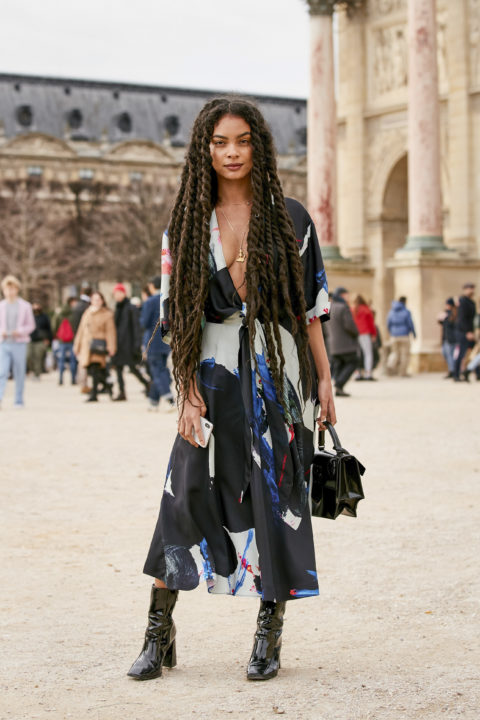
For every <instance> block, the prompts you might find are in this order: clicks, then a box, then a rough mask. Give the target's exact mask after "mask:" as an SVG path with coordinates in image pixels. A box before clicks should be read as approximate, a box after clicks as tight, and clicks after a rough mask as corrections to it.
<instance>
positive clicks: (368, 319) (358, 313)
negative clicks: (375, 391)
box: [353, 295, 377, 380]
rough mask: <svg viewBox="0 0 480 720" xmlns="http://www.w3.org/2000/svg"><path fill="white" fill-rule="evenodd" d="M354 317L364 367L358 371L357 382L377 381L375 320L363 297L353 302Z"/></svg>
mask: <svg viewBox="0 0 480 720" xmlns="http://www.w3.org/2000/svg"><path fill="white" fill-rule="evenodd" d="M353 317H354V320H355V324H356V326H357V328H358V342H359V343H360V348H361V350H362V359H363V363H362V364H363V367H362V368H361V369H360V370H359V371H358V375H357V377H356V378H355V379H356V380H375V378H374V377H373V376H372V371H373V342H374V340H375V339H376V337H377V328H376V327H375V318H374V316H373V312H372V311H371V309H370V307H369V306H368V305H367V303H366V302H365V300H364V299H363V297H362V296H361V295H357V297H356V298H355V300H354V301H353Z"/></svg>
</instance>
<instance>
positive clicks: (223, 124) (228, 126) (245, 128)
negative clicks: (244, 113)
mask: <svg viewBox="0 0 480 720" xmlns="http://www.w3.org/2000/svg"><path fill="white" fill-rule="evenodd" d="M248 132H250V125H249V124H248V123H247V121H246V120H244V119H243V118H242V117H239V116H238V115H224V116H223V117H221V118H220V120H219V121H218V122H217V123H216V124H215V126H214V128H213V135H214V136H215V135H221V136H222V137H238V136H239V135H244V134H245V133H248Z"/></svg>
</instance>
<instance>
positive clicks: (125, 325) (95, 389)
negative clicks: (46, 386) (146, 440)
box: [0, 275, 176, 412]
mask: <svg viewBox="0 0 480 720" xmlns="http://www.w3.org/2000/svg"><path fill="white" fill-rule="evenodd" d="M20 290H21V285H20V282H19V280H18V279H17V278H16V277H14V276H13V275H8V276H7V277H5V278H4V280H3V282H2V292H3V295H4V299H3V300H2V301H1V302H0V403H1V401H2V398H3V395H4V391H5V386H6V383H7V380H8V378H9V377H13V379H14V382H15V399H14V406H15V407H16V408H22V407H23V406H24V385H25V375H26V373H27V372H29V373H31V375H32V378H33V379H35V380H40V377H41V375H42V373H43V372H45V370H46V369H47V366H48V369H57V371H58V384H59V385H63V384H64V383H65V380H66V377H67V376H66V371H67V368H68V369H69V374H70V382H71V384H72V385H78V386H79V388H80V392H81V393H82V394H85V395H87V398H86V401H87V402H98V400H99V396H100V395H101V394H103V393H106V394H107V395H109V396H110V398H111V399H112V400H113V401H114V402H125V401H126V400H127V394H126V389H125V376H124V373H125V369H128V370H129V372H130V373H131V374H132V375H133V376H134V377H135V378H136V379H137V380H138V382H139V383H140V384H141V385H142V387H143V390H144V392H145V395H146V397H147V399H148V408H149V409H150V410H158V409H163V410H165V411H166V412H170V411H172V410H176V403H175V399H174V397H173V394H172V391H171V375H170V370H169V368H168V365H167V358H168V355H169V353H170V348H169V346H168V345H166V344H165V343H164V342H163V341H162V338H161V333H160V332H158V333H155V332H154V331H155V328H156V325H157V322H158V319H159V315H160V300H159V293H160V277H159V276H155V277H153V278H152V279H151V280H150V282H149V283H148V284H147V285H146V286H145V288H144V289H143V291H142V297H141V298H131V299H130V298H129V297H128V295H127V290H126V288H125V286H124V285H123V284H122V283H118V284H117V285H116V286H115V287H114V289H113V294H112V300H113V301H114V303H115V306H114V310H111V309H110V308H109V307H108V305H107V302H106V300H105V297H104V295H103V294H102V293H101V292H99V291H98V290H92V289H91V288H90V287H87V286H83V287H82V292H81V294H80V296H79V297H73V296H72V297H69V298H68V300H67V302H66V304H65V306H64V307H62V308H61V309H59V310H58V311H57V312H55V313H53V314H52V315H49V314H48V313H46V312H45V311H44V309H43V308H42V306H41V305H40V304H39V303H35V302H34V303H32V304H30V303H29V302H27V301H26V300H24V299H22V298H21V297H20ZM49 349H50V350H51V352H50V353H49ZM47 353H48V356H47ZM47 360H49V362H48V363H47ZM114 380H116V384H117V392H116V394H115V393H114V387H115V382H114Z"/></svg>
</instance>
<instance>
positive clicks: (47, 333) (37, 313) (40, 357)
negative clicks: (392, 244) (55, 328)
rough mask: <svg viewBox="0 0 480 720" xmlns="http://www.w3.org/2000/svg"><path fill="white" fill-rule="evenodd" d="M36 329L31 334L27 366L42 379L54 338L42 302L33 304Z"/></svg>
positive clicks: (36, 378) (35, 376)
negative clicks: (48, 351) (47, 355)
mask: <svg viewBox="0 0 480 720" xmlns="http://www.w3.org/2000/svg"><path fill="white" fill-rule="evenodd" d="M32 310H33V317H34V319H35V330H34V331H33V332H32V333H31V335H30V343H29V345H28V352H27V367H28V370H29V371H30V372H33V377H34V378H35V380H40V376H41V374H42V373H43V372H44V370H45V356H46V354H47V350H48V348H49V347H50V345H51V342H52V340H53V333H52V326H51V324H50V318H49V317H48V315H47V313H45V312H43V308H42V306H41V305H40V303H36V302H35V303H33V304H32Z"/></svg>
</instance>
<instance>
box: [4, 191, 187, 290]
mask: <svg viewBox="0 0 480 720" xmlns="http://www.w3.org/2000/svg"><path fill="white" fill-rule="evenodd" d="M172 202H173V191H172V189H171V188H170V186H169V185H168V183H167V182H166V181H165V182H163V183H162V182H158V183H157V184H156V185H144V184H142V183H138V184H137V185H135V186H131V187H129V188H125V189H119V188H116V187H111V186H107V185H104V184H102V183H95V184H93V183H89V182H88V181H78V182H74V183H70V185H69V186H68V187H63V188H60V187H58V188H52V187H51V188H50V190H49V191H47V189H46V187H45V186H44V185H42V183H41V182H38V181H37V182H23V181H22V182H11V183H6V184H4V186H3V187H2V188H1V190H0V273H3V274H7V273H14V274H15V275H18V277H19V279H20V280H21V282H22V285H23V292H24V294H25V295H26V297H32V295H33V294H36V295H37V296H38V295H40V296H41V297H42V298H46V297H48V298H49V299H50V301H52V300H53V299H55V301H58V300H59V299H60V297H61V292H62V288H63V287H65V286H66V285H78V284H80V282H81V281H82V280H88V281H89V282H93V283H95V282H99V281H100V280H115V279H124V280H129V281H131V282H137V283H143V282H145V279H146V278H148V277H150V276H151V275H152V274H155V273H157V272H159V271H160V266H161V241H162V234H163V231H164V229H165V227H166V226H167V223H168V217H169V213H170V208H171V205H172Z"/></svg>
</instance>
